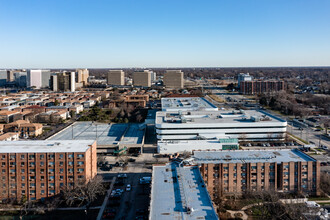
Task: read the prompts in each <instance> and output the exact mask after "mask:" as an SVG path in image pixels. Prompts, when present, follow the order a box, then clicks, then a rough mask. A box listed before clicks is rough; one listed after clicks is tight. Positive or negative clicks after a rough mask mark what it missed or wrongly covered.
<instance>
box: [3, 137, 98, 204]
mask: <svg viewBox="0 0 330 220" xmlns="http://www.w3.org/2000/svg"><path fill="white" fill-rule="evenodd" d="M0 165H1V167H0V172H1V178H0V201H3V202H5V201H8V199H9V200H18V201H19V200H20V199H21V198H22V197H23V196H25V197H26V198H27V199H28V200H39V199H44V198H47V197H52V196H54V195H56V194H58V193H60V190H61V187H65V186H68V187H70V186H71V187H74V183H75V182H77V181H80V180H81V181H89V180H90V179H92V178H94V177H95V176H96V174H97V156H96V142H95V141H92V140H83V141H82V140H79V141H78V140H70V141H58V140H57V141H10V142H2V143H1V148H0Z"/></svg>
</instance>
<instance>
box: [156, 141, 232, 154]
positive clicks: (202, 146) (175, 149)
mask: <svg viewBox="0 0 330 220" xmlns="http://www.w3.org/2000/svg"><path fill="white" fill-rule="evenodd" d="M221 140H226V142H224V141H219V140H217V139H215V140H171V141H158V142H157V145H158V146H157V147H158V153H161V154H173V153H179V152H184V151H189V152H192V151H194V150H222V149H223V145H236V146H238V140H237V138H226V139H221Z"/></svg>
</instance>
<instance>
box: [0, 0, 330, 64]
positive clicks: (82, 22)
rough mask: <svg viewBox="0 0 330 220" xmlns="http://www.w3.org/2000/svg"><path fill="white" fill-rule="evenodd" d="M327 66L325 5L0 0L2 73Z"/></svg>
mask: <svg viewBox="0 0 330 220" xmlns="http://www.w3.org/2000/svg"><path fill="white" fill-rule="evenodd" d="M244 66H246V67H251V66H252V67H253V66H330V1H329V0H214V1H211V0H130V1H129V0H90V1H85V0H20V1H19V0H0V68H76V67H87V68H120V67H122V68H124V67H244Z"/></svg>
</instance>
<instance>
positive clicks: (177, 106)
mask: <svg viewBox="0 0 330 220" xmlns="http://www.w3.org/2000/svg"><path fill="white" fill-rule="evenodd" d="M161 102H162V111H218V108H217V107H216V106H215V105H213V104H212V103H211V102H209V101H208V100H206V99H205V98H200V97H182V98H180V97H179V98H162V100H161Z"/></svg>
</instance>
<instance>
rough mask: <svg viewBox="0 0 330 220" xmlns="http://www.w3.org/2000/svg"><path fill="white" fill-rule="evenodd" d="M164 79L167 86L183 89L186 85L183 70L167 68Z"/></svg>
mask: <svg viewBox="0 0 330 220" xmlns="http://www.w3.org/2000/svg"><path fill="white" fill-rule="evenodd" d="M163 81H164V85H165V87H166V88H173V89H182V88H183V87H184V78H183V72H182V71H181V70H166V72H165V74H164V79H163Z"/></svg>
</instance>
